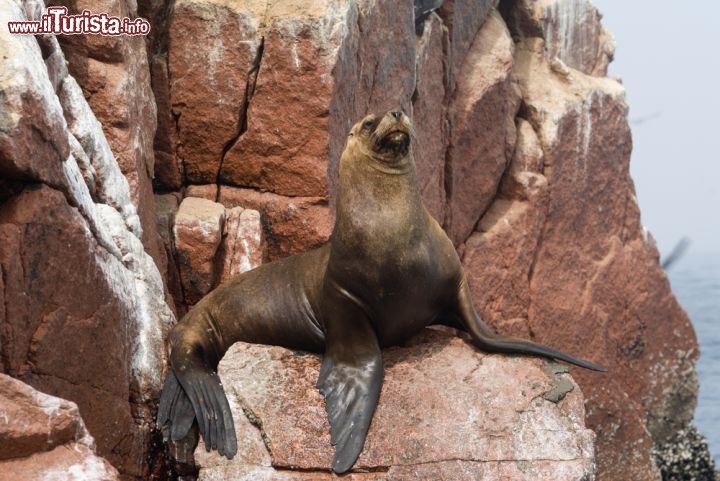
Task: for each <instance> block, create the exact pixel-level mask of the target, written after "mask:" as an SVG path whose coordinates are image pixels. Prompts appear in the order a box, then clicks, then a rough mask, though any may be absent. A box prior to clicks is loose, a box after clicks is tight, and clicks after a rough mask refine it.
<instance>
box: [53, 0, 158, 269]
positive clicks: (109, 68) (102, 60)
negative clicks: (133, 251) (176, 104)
mask: <svg viewBox="0 0 720 481" xmlns="http://www.w3.org/2000/svg"><path fill="white" fill-rule="evenodd" d="M50 3H51V4H52V5H63V6H65V7H67V9H68V14H70V15H73V14H79V13H82V12H83V10H86V9H87V10H90V11H92V12H93V13H100V12H103V13H107V14H108V15H111V16H117V17H120V18H124V17H130V18H134V17H137V2H135V1H132V0H99V1H98V0H95V1H89V0H72V1H71V0H58V1H53V2H50ZM57 38H58V41H59V43H60V46H61V47H62V51H63V53H64V54H65V57H66V59H67V62H68V65H67V68H68V70H69V72H70V74H71V75H72V76H73V77H74V78H75V79H76V80H77V82H78V84H79V85H80V87H81V88H82V91H83V94H84V96H85V97H86V98H87V99H88V100H87V101H88V104H89V105H90V108H91V109H92V111H93V113H94V114H95V116H96V117H97V119H98V120H99V121H100V123H101V124H102V128H103V133H104V134H105V137H106V138H107V141H108V144H109V146H110V149H111V150H112V152H113V154H114V155H115V159H116V161H117V163H118V165H119V166H120V170H121V171H122V173H123V175H124V176H125V178H126V179H127V181H128V184H129V186H130V199H131V201H132V203H133V205H134V206H135V207H136V209H137V212H138V215H139V216H140V221H141V223H142V225H143V237H142V241H143V244H144V245H145V249H146V250H147V251H148V253H149V254H150V255H151V256H152V257H153V259H155V261H156V262H157V263H159V262H161V260H160V255H161V254H162V255H164V252H163V251H162V250H161V249H160V243H159V239H158V237H157V234H156V232H155V226H154V209H155V206H154V197H153V190H152V178H153V176H154V170H155V156H154V153H153V137H154V135H155V127H156V125H157V115H156V108H155V98H154V96H153V92H152V89H151V86H150V67H149V62H148V58H147V53H146V46H145V38H144V37H143V36H142V35H137V36H128V35H121V36H115V37H112V36H102V35H60V36H58V37H57Z"/></svg>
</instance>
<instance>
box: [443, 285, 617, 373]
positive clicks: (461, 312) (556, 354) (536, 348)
mask: <svg viewBox="0 0 720 481" xmlns="http://www.w3.org/2000/svg"><path fill="white" fill-rule="evenodd" d="M454 314H456V315H457V316H458V318H459V320H460V322H461V323H462V324H463V326H464V327H465V328H466V329H467V330H468V332H469V333H470V336H471V337H472V338H473V342H474V344H475V345H476V346H477V347H479V348H480V349H482V350H483V351H489V352H509V353H518V354H534V355H538V356H543V357H547V358H550V359H560V360H561V361H565V362H569V363H571V364H575V365H576V366H580V367H584V368H585V369H591V370H593V371H600V372H605V371H607V369H606V368H605V367H603V366H601V365H599V364H595V363H593V362H590V361H586V360H584V359H580V358H577V357H575V356H572V355H570V354H567V353H564V352H562V351H558V350H557V349H553V348H551V347H548V346H543V345H542V344H538V343H535V342H532V341H527V340H525V339H516V338H511V337H505V336H500V335H498V334H496V333H495V332H493V330H492V329H490V327H488V325H487V324H485V323H484V322H483V320H482V319H481V318H480V315H479V314H478V313H477V311H476V310H475V306H473V302H472V297H471V296H470V287H469V286H468V284H467V280H466V279H465V278H463V279H462V282H461V283H460V288H459V291H458V297H457V301H456V305H455V312H454Z"/></svg>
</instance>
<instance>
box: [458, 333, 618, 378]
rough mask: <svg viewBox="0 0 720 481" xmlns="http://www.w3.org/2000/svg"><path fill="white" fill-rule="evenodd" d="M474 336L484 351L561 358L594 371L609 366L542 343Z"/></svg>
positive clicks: (496, 336)
mask: <svg viewBox="0 0 720 481" xmlns="http://www.w3.org/2000/svg"><path fill="white" fill-rule="evenodd" d="M471 334H472V333H471ZM472 337H473V341H474V343H475V345H476V346H477V347H479V348H480V349H482V350H483V351H488V352H506V353H517V354H535V355H538V356H543V357H547V358H551V359H559V360H561V361H565V362H569V363H570V364H575V365H576V366H580V367H584V368H585V369H591V370H593V371H599V372H607V368H605V367H603V366H601V365H599V364H595V363H594V362H590V361H586V360H584V359H580V358H578V357H575V356H572V355H570V354H567V353H564V352H562V351H558V350H557V349H553V348H551V347H548V346H543V345H542V344H537V343H534V342H532V341H526V340H524V339H516V338H510V337H503V336H499V335H497V334H495V335H494V337H486V336H475V335H474V334H473V335H472Z"/></svg>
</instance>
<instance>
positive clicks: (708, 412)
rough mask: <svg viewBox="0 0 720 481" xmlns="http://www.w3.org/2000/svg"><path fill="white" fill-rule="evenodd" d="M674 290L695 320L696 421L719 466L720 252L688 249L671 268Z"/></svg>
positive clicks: (671, 280)
mask: <svg viewBox="0 0 720 481" xmlns="http://www.w3.org/2000/svg"><path fill="white" fill-rule="evenodd" d="M668 276H669V278H670V282H671V284H672V289H673V292H674V293H675V296H676V297H677V299H678V301H680V304H681V305H682V306H683V307H684V308H685V310H686V311H687V313H688V315H689V316H690V319H691V320H692V323H693V326H694V327H695V332H696V333H697V337H698V342H699V343H700V360H699V361H698V364H697V371H698V375H699V377H700V396H699V399H698V407H697V410H696V411H695V424H696V426H697V427H698V429H699V430H700V432H701V433H702V434H704V435H705V436H706V437H707V439H708V443H709V445H710V453H711V454H712V456H713V457H714V458H715V466H716V468H720V252H718V253H715V254H703V255H701V254H694V253H692V252H688V253H687V254H686V255H685V256H682V257H681V258H679V259H678V260H677V261H676V262H675V263H674V264H672V265H671V266H670V267H669V268H668Z"/></svg>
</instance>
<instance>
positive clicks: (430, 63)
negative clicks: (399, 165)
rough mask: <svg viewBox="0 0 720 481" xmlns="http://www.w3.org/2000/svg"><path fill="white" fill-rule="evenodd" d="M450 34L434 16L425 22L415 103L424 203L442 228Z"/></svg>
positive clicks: (417, 155)
mask: <svg viewBox="0 0 720 481" xmlns="http://www.w3.org/2000/svg"><path fill="white" fill-rule="evenodd" d="M447 48H448V32H447V29H446V28H445V26H444V25H443V23H442V20H440V18H439V17H438V16H437V15H435V14H432V15H430V17H429V18H428V19H427V20H426V21H425V28H424V32H423V36H422V37H421V38H420V39H419V41H418V49H417V67H416V68H417V84H416V87H415V89H416V90H415V91H416V96H415V101H414V102H413V129H414V130H415V136H414V137H413V139H414V144H413V146H412V148H413V152H414V156H415V165H416V167H417V173H418V179H419V182H420V185H421V190H422V196H423V202H424V203H425V207H427V209H428V211H429V212H430V214H431V215H432V216H433V217H434V218H435V220H437V221H438V223H439V224H440V225H442V224H443V221H444V220H445V151H446V149H447V144H448V131H447V130H448V127H447V121H446V115H447V108H446V106H445V94H446V89H447V87H448V85H447V74H448V68H449V66H448V65H447V62H446V59H445V50H446V49H447Z"/></svg>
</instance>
